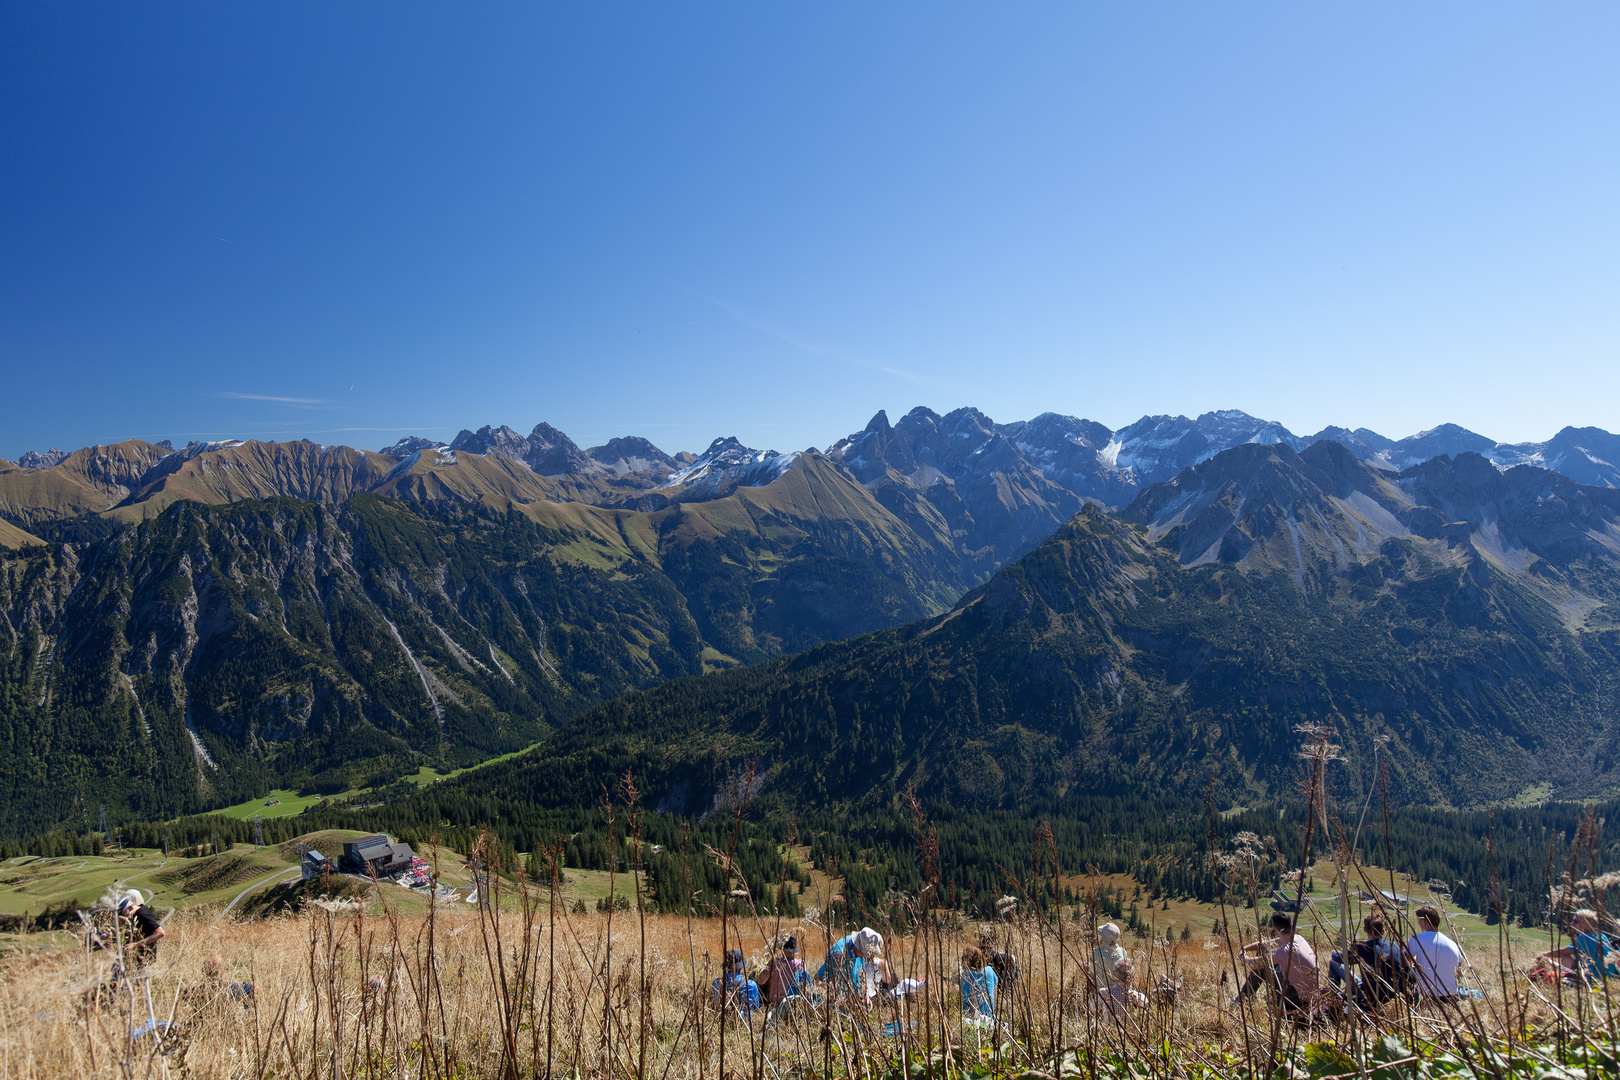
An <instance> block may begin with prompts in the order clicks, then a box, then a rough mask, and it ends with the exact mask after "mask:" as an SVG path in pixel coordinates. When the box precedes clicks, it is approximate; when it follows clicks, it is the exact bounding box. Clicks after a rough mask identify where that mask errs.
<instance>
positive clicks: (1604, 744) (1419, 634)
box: [463, 441, 1620, 810]
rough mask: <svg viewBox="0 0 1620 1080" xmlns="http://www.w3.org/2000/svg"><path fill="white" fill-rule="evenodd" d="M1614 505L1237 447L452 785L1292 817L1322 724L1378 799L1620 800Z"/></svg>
mask: <svg viewBox="0 0 1620 1080" xmlns="http://www.w3.org/2000/svg"><path fill="white" fill-rule="evenodd" d="M1617 599H1620V492H1616V491H1614V490H1612V489H1606V488H1590V487H1581V486H1580V485H1577V484H1575V483H1573V482H1572V481H1569V480H1567V479H1565V478H1564V477H1561V476H1558V475H1556V474H1554V473H1550V472H1547V471H1545V470H1542V469H1537V468H1532V467H1528V466H1521V467H1518V468H1515V469H1512V470H1509V471H1508V472H1506V473H1502V472H1499V471H1498V470H1496V469H1495V468H1493V467H1492V466H1491V465H1490V464H1489V463H1488V462H1486V461H1484V460H1483V459H1482V458H1479V457H1478V456H1477V455H1471V454H1465V455H1462V456H1460V457H1458V458H1457V459H1451V458H1446V457H1442V458H1439V459H1436V460H1434V461H1431V462H1427V463H1425V464H1424V465H1421V466H1419V467H1417V468H1415V469H1412V470H1408V471H1407V472H1405V473H1402V474H1399V475H1395V474H1391V473H1388V472H1385V471H1381V470H1378V469H1375V468H1372V467H1371V466H1369V465H1367V464H1366V463H1364V462H1361V461H1359V460H1357V459H1356V458H1355V457H1354V455H1352V454H1351V453H1350V452H1349V450H1348V449H1346V448H1345V447H1343V446H1342V445H1340V444H1338V443H1337V442H1333V441H1324V442H1321V443H1318V444H1316V445H1314V446H1312V447H1311V448H1309V449H1307V450H1306V451H1304V452H1303V453H1295V452H1294V451H1293V450H1292V449H1290V448H1289V447H1288V446H1286V445H1274V446H1260V445H1254V446H1244V447H1238V448H1235V449H1233V450H1229V451H1227V452H1225V453H1223V454H1221V455H1218V456H1217V457H1215V458H1213V459H1211V460H1209V461H1207V462H1205V463H1203V464H1202V465H1199V466H1196V467H1194V468H1192V469H1188V470H1186V471H1184V472H1183V473H1182V474H1181V475H1180V476H1178V477H1177V478H1176V479H1175V480H1174V481H1173V482H1170V483H1167V484H1163V485H1157V486H1155V487H1154V488H1151V489H1149V490H1148V491H1147V492H1144V493H1143V495H1142V496H1140V497H1139V498H1138V500H1137V501H1136V502H1135V503H1134V504H1133V505H1132V506H1131V507H1129V508H1127V509H1126V510H1125V511H1124V512H1123V513H1122V514H1121V515H1120V516H1118V517H1111V516H1109V515H1108V514H1106V513H1104V512H1103V511H1101V510H1100V509H1097V508H1094V507H1088V508H1087V509H1085V510H1083V511H1082V512H1081V513H1080V514H1078V515H1077V516H1076V517H1074V518H1073V519H1072V520H1070V521H1069V522H1068V523H1067V524H1066V525H1065V526H1064V527H1063V528H1061V529H1060V530H1059V531H1058V532H1057V534H1056V535H1054V536H1053V537H1051V538H1050V539H1049V540H1047V541H1046V542H1045V543H1043V544H1041V545H1040V546H1039V547H1038V548H1036V549H1035V550H1034V551H1033V552H1031V553H1030V554H1029V555H1027V556H1026V557H1024V558H1023V559H1021V560H1019V561H1018V562H1017V563H1015V564H1014V565H1012V566H1009V567H1007V568H1005V569H1004V570H1002V571H1001V572H1000V573H998V574H997V575H996V576H995V578H993V579H992V580H991V581H990V582H989V583H987V584H986V585H985V586H983V587H982V588H980V589H978V590H975V591H974V592H973V593H970V594H969V595H968V596H966V597H964V598H963V600H962V601H961V603H960V604H958V606H957V607H956V608H955V609H953V610H952V611H950V612H948V613H946V614H944V615H940V616H937V617H933V618H929V619H925V620H922V621H920V622H917V623H914V624H912V625H910V626H907V627H903V628H900V629H895V630H888V631H883V632H879V633H875V634H871V635H867V636H865V637H862V638H858V639H855V640H852V641H847V642H841V643H837V644H831V645H824V646H821V647H819V648H816V649H813V650H810V651H809V652H806V653H804V654H802V655H799V656H795V657H792V658H785V659H779V660H775V661H771V662H768V663H765V664H761V665H758V666H756V667H753V668H749V669H746V670H740V671H733V672H728V673H725V674H723V675H717V676H711V677H708V678H705V679H702V680H680V681H677V682H675V683H672V684H669V685H666V686H664V687H660V688H658V689H656V690H652V691H648V692H643V693H638V694H633V695H631V696H629V697H626V698H623V699H620V700H616V701H613V702H609V703H608V704H606V705H604V706H601V707H599V708H597V709H593V710H591V711H590V712H589V713H586V714H584V715H583V716H581V717H580V718H578V719H577V720H576V721H574V722H572V723H570V724H569V725H567V726H566V727H564V728H563V729H562V730H560V731H559V732H558V733H557V734H556V735H554V736H553V737H552V738H551V739H550V740H548V742H547V743H546V744H545V745H544V746H542V747H541V748H539V749H537V750H536V751H534V752H532V753H530V754H528V755H525V756H523V757H521V758H519V759H515V760H513V761H511V762H508V763H505V764H502V765H497V766H492V767H491V768H489V769H486V770H481V771H480V772H479V773H478V774H476V775H475V776H469V777H467V778H465V780H464V781H463V782H464V783H466V784H469V785H471V786H473V787H475V788H476V789H477V790H479V791H483V792H485V793H487V794H489V795H491V796H493V797H499V798H503V799H519V800H528V801H535V802H539V803H541V804H543V805H564V804H569V803H572V802H574V801H577V800H580V799H588V798H590V797H592V793H593V792H594V791H595V790H596V789H595V787H594V786H593V785H595V784H597V783H598V782H599V781H600V780H601V778H602V777H604V776H610V775H614V774H616V773H618V772H620V771H622V770H623V769H624V768H627V767H634V768H635V769H636V770H637V772H638V774H640V775H641V776H642V778H643V790H645V791H648V792H650V793H652V795H653V797H654V800H655V801H657V800H658V799H662V800H664V802H665V804H666V805H668V806H671V807H684V808H687V809H694V810H701V809H703V808H704V807H706V806H708V805H710V803H711V800H713V799H715V798H716V797H717V793H718V792H721V791H722V790H723V789H724V788H725V786H726V781H727V780H728V779H735V778H736V777H737V775H738V774H739V770H740V769H741V768H742V767H743V763H744V762H745V761H747V760H749V759H757V760H758V762H759V768H760V774H759V779H760V781H761V797H762V798H765V799H767V800H772V799H774V800H778V801H780V802H783V803H786V804H788V805H798V804H801V803H803V802H810V803H814V804H818V805H825V804H831V805H851V806H859V805H862V804H871V803H873V802H880V803H881V802H885V801H887V800H888V799H890V798H891V797H892V796H893V795H894V794H895V793H896V792H898V791H900V790H901V789H903V788H905V787H907V786H908V785H912V784H915V785H916V786H917V788H918V789H919V790H920V791H922V792H923V793H925V794H928V795H932V796H936V797H939V798H943V799H948V800H950V801H951V802H953V803H954V804H956V805H958V806H964V807H973V806H977V807H1016V806H1018V805H1019V804H1020V803H1022V802H1025V801H1028V800H1033V799H1049V798H1052V797H1055V796H1062V795H1064V794H1066V793H1078V792H1097V793H1121V792H1136V793H1147V792H1154V791H1159V792H1167V791H1180V792H1183V793H1185V792H1187V791H1189V790H1202V788H1203V786H1204V784H1205V783H1206V782H1207V781H1208V780H1209V779H1210V778H1214V779H1215V781H1216V782H1217V785H1218V789H1219V792H1220V798H1221V800H1222V802H1223V803H1227V802H1242V801H1244V800H1246V799H1248V798H1251V797H1254V796H1260V795H1266V794H1278V795H1280V794H1286V793H1287V791H1288V790H1289V788H1290V785H1291V784H1292V782H1293V780H1294V778H1295V777H1296V775H1297V772H1298V760H1297V756H1296V755H1297V751H1298V749H1299V747H1300V744H1301V741H1302V739H1301V736H1300V734H1298V733H1297V731H1296V730H1295V729H1296V726H1297V725H1300V724H1302V723H1316V722H1328V723H1331V724H1333V725H1334V727H1335V729H1336V730H1337V733H1338V734H1337V741H1338V742H1340V743H1342V744H1343V745H1344V748H1345V757H1346V759H1347V760H1346V762H1345V763H1344V764H1343V765H1340V766H1335V768H1336V770H1339V772H1338V774H1337V775H1336V778H1335V782H1336V783H1339V784H1341V785H1343V787H1342V788H1341V790H1342V791H1343V792H1344V793H1346V794H1352V795H1353V794H1357V793H1359V792H1362V791H1365V790H1366V786H1367V785H1369V784H1371V783H1373V782H1374V778H1373V776H1372V775H1371V762H1372V760H1373V746H1374V741H1375V740H1378V739H1381V738H1387V739H1388V744H1387V750H1386V752H1385V756H1386V759H1387V760H1388V761H1389V763H1390V765H1391V785H1392V794H1393V795H1394V797H1395V798H1396V799H1398V800H1401V801H1405V802H1410V803H1422V804H1442V805H1444V804H1450V805H1477V804H1480V803H1484V802H1487V801H1490V800H1496V799H1504V798H1509V797H1511V796H1513V795H1514V794H1516V793H1518V792H1519V791H1520V790H1521V789H1523V788H1525V787H1526V786H1528V785H1531V784H1537V783H1550V784H1552V785H1553V786H1554V789H1555V793H1556V794H1558V795H1561V796H1567V797H1580V796H1586V795H1593V794H1598V793H1603V792H1609V791H1613V790H1615V789H1616V788H1617V787H1620V783H1617V780H1620V775H1617V774H1616V773H1615V772H1614V765H1615V763H1616V761H1617V760H1620V750H1617V747H1616V739H1615V735H1616V731H1615V722H1614V715H1613V708H1614V706H1613V702H1614V700H1615V696H1614V695H1615V692H1616V690H1617V689H1620V687H1617V681H1620V680H1617V677H1620V641H1617V632H1616V629H1615V627H1616V624H1617V621H1620V620H1617V618H1616V614H1617V607H1616V603H1617Z"/></svg>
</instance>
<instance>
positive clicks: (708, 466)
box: [661, 435, 799, 487]
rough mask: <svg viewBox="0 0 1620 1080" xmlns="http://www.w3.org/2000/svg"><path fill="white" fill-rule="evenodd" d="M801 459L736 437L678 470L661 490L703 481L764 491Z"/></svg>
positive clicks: (717, 442)
mask: <svg viewBox="0 0 1620 1080" xmlns="http://www.w3.org/2000/svg"><path fill="white" fill-rule="evenodd" d="M798 456H799V451H797V450H795V451H793V452H792V453H788V454H779V453H777V452H776V451H775V450H755V449H753V448H752V447H747V446H744V445H743V444H742V443H740V442H738V441H737V438H736V436H734V435H728V436H726V437H725V438H721V439H716V440H714V442H712V443H710V444H709V448H708V449H707V450H705V451H704V452H703V453H701V454H699V455H698V459H697V460H696V461H694V462H692V463H691V464H690V465H687V466H686V467H685V468H681V469H677V470H675V471H674V472H673V473H671V474H670V476H669V479H668V480H666V481H664V483H663V484H662V485H661V486H662V487H683V486H685V487H691V486H694V485H696V484H698V483H699V482H700V481H707V482H709V483H711V484H712V483H717V482H719V481H721V480H733V481H735V482H736V484H737V485H738V486H739V487H764V486H765V485H766V484H769V483H770V482H771V481H773V480H775V479H777V478H778V477H780V476H781V475H782V474H783V473H785V472H787V471H788V469H789V467H791V466H792V464H793V462H794V461H795V460H797V459H798Z"/></svg>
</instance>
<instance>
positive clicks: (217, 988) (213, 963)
mask: <svg viewBox="0 0 1620 1080" xmlns="http://www.w3.org/2000/svg"><path fill="white" fill-rule="evenodd" d="M203 979H204V984H205V985H206V986H207V987H208V988H209V991H210V992H211V993H212V994H213V995H214V996H215V997H229V998H230V999H231V1000H232V1001H240V1002H241V1003H242V1008H244V1009H245V1008H247V1007H248V1005H249V1003H250V1001H251V999H252V997H253V992H254V991H255V990H256V989H258V988H257V987H256V986H254V984H253V983H250V982H233V983H228V982H226V981H225V958H224V957H223V956H221V955H219V953H215V954H214V955H213V956H210V957H209V958H208V959H207V960H204V961H203Z"/></svg>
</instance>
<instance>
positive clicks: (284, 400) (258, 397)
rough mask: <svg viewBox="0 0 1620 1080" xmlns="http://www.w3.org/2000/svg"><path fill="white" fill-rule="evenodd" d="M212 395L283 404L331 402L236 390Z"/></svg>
mask: <svg viewBox="0 0 1620 1080" xmlns="http://www.w3.org/2000/svg"><path fill="white" fill-rule="evenodd" d="M214 396H215V397H222V398H231V399H233V400H236V401H276V402H280V403H281V404H283V405H304V406H310V407H314V406H320V405H330V404H332V402H331V401H330V400H328V399H327V398H307V397H281V396H280V395H278V394H244V393H242V392H240V391H237V390H222V391H220V392H219V393H217V394H215V395H214Z"/></svg>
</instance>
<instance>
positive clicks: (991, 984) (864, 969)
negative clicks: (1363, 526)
mask: <svg viewBox="0 0 1620 1080" xmlns="http://www.w3.org/2000/svg"><path fill="white" fill-rule="evenodd" d="M981 939H982V940H984V941H985V946H986V947H983V948H971V949H967V950H964V951H963V953H962V968H961V971H960V973H959V975H958V983H959V986H960V989H961V993H962V1013H963V1016H964V1017H966V1018H968V1019H970V1020H974V1019H982V1018H987V1017H993V1016H994V1015H995V1011H996V990H997V987H998V985H999V983H1000V981H1001V979H1002V978H1003V977H1013V978H1016V976H1017V970H1018V965H1017V962H1016V961H1015V960H1013V958H1012V956H1011V954H1009V953H1007V952H1005V951H1002V950H997V949H994V948H990V947H989V945H990V944H991V943H992V941H991V939H993V930H992V933H991V935H989V938H986V936H985V935H982V934H981ZM998 969H999V971H1000V974H999V975H998ZM812 983H816V984H820V985H821V987H822V988H824V991H825V993H826V994H827V996H829V997H830V998H832V999H834V1000H837V1001H840V1002H843V1003H846V1004H855V1005H859V1006H861V1007H863V1008H871V1007H872V1005H873V1004H874V1003H875V1002H876V1001H878V1000H880V999H887V1000H898V999H904V998H907V997H910V996H911V995H913V994H916V993H919V992H920V991H921V990H922V989H923V987H924V985H925V984H926V980H924V979H910V978H906V979H903V978H901V977H900V975H899V973H898V972H896V971H895V969H894V967H893V965H891V964H890V963H889V961H888V960H887V959H886V958H885V957H884V955H883V935H882V934H880V933H878V932H877V931H876V930H874V929H872V928H871V927H870V926H864V927H862V928H861V929H859V930H856V931H855V932H854V933H851V934H848V935H846V936H845V937H841V938H839V939H838V940H837V941H835V942H833V943H832V945H831V946H830V947H829V948H828V950H827V957H826V959H825V960H823V961H822V964H821V967H820V968H819V969H818V970H817V971H816V974H815V976H814V979H812V977H811V975H810V973H809V970H808V969H807V968H806V967H805V963H804V961H803V960H802V959H801V958H800V956H799V941H798V938H797V937H796V936H795V935H792V934H790V935H788V936H787V937H786V938H785V939H783V941H782V943H781V945H780V947H779V948H778V949H776V950H774V951H773V953H772V955H771V956H770V957H769V958H768V959H767V960H766V961H765V963H764V965H763V966H761V967H760V969H759V970H758V971H757V972H755V974H754V976H753V977H752V978H750V977H749V975H748V972H747V964H746V962H745V960H744V958H743V953H742V950H741V949H727V950H726V957H725V972H724V974H722V975H721V976H720V977H719V978H718V979H715V980H714V983H713V985H712V987H711V989H712V992H713V996H714V1001H715V1003H716V1004H718V1005H721V1006H722V1007H730V1008H733V1009H735V1010H736V1011H737V1013H738V1014H739V1015H740V1016H742V1017H743V1018H744V1019H747V1018H749V1017H751V1016H752V1015H753V1013H754V1011H755V1010H757V1009H760V1008H762V1007H774V1006H776V1005H780V1004H781V1003H782V1002H784V1001H786V1000H787V999H788V998H791V997H798V996H800V995H802V994H805V993H807V992H808V991H809V990H810V988H811V986H812Z"/></svg>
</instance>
